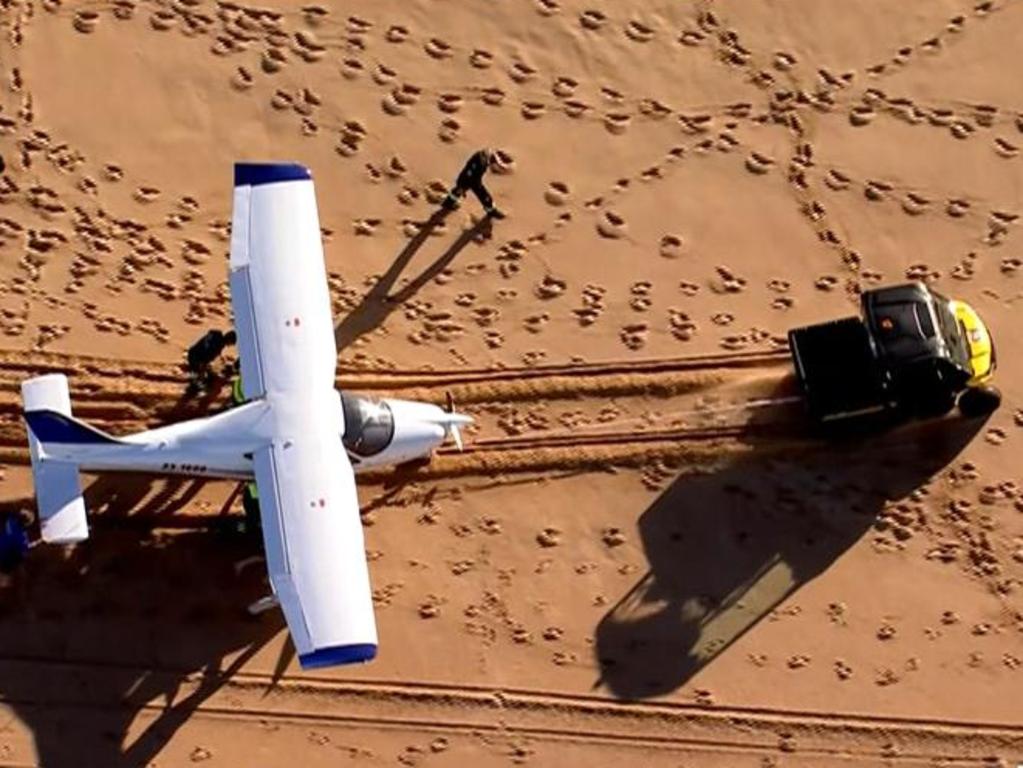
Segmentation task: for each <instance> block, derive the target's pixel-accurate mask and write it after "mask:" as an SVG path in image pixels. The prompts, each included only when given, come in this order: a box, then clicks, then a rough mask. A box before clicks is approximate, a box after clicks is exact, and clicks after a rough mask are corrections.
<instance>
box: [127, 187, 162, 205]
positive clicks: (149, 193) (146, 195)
mask: <svg viewBox="0 0 1023 768" xmlns="http://www.w3.org/2000/svg"><path fill="white" fill-rule="evenodd" d="M132 197H134V198H135V200H136V201H137V202H139V203H152V202H154V201H155V200H157V199H158V198H159V197H160V190H159V189H157V188H156V187H139V188H138V189H136V190H135V192H134V194H133V195H132Z"/></svg>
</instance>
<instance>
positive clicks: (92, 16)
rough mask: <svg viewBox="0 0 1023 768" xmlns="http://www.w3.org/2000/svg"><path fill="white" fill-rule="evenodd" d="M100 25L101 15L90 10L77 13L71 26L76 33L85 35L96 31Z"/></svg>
mask: <svg viewBox="0 0 1023 768" xmlns="http://www.w3.org/2000/svg"><path fill="white" fill-rule="evenodd" d="M98 24H99V14H98V13H97V12H96V11H89V10H81V11H76V12H75V15H74V17H73V19H72V21H71V26H73V27H74V28H75V31H76V32H81V33H82V34H83V35H88V34H89V33H91V32H94V31H96V26H97V25H98Z"/></svg>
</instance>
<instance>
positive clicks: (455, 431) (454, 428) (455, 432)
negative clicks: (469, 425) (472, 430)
mask: <svg viewBox="0 0 1023 768" xmlns="http://www.w3.org/2000/svg"><path fill="white" fill-rule="evenodd" d="M451 436H452V437H453V438H455V445H457V446H458V450H459V451H460V452H461V451H464V450H465V448H463V447H462V431H461V430H460V429H459V428H458V425H457V424H452V425H451Z"/></svg>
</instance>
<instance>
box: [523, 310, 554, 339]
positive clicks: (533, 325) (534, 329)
mask: <svg viewBox="0 0 1023 768" xmlns="http://www.w3.org/2000/svg"><path fill="white" fill-rule="evenodd" d="M550 319H551V316H550V315H549V314H548V313H546V312H543V313H541V314H539V315H530V316H529V317H527V318H526V319H525V320H524V321H523V323H522V325H523V327H524V328H525V329H526V330H527V331H529V332H530V333H534V334H535V333H540V332H541V331H542V330H543V329H544V327H545V326H546V325H547V323H548V322H550Z"/></svg>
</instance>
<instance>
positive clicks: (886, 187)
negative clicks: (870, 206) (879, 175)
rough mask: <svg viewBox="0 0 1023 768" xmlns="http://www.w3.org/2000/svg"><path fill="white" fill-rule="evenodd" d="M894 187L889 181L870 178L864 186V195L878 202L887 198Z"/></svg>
mask: <svg viewBox="0 0 1023 768" xmlns="http://www.w3.org/2000/svg"><path fill="white" fill-rule="evenodd" d="M893 189H894V187H893V186H892V185H891V184H889V183H888V182H887V181H877V180H870V181H868V182H867V183H866V184H865V185H864V187H863V196H864V197H865V198H867V199H868V200H870V201H871V202H875V203H876V202H880V201H881V200H884V199H886V198H887V197H888V194H889V193H890V192H891V191H892V190H893Z"/></svg>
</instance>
